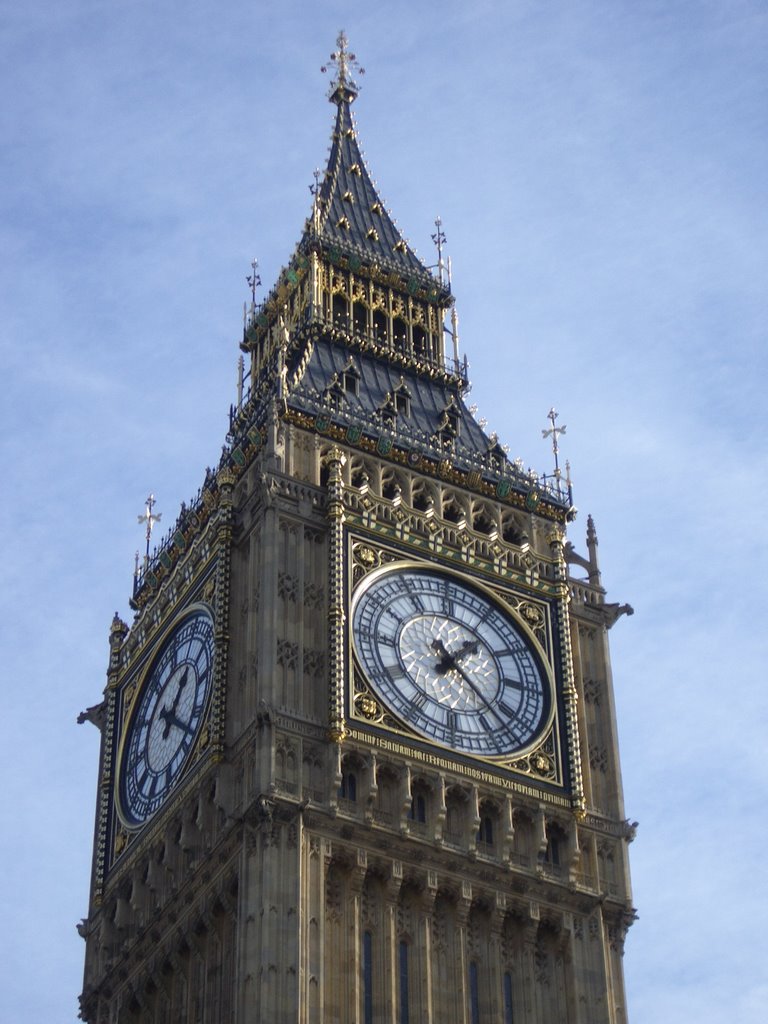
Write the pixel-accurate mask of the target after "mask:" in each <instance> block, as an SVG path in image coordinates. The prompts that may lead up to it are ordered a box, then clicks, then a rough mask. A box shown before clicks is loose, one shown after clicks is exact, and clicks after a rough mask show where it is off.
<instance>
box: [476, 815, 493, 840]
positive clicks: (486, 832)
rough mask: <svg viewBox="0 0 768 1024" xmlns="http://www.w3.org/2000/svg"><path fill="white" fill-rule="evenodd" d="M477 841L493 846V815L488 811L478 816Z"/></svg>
mask: <svg viewBox="0 0 768 1024" xmlns="http://www.w3.org/2000/svg"><path fill="white" fill-rule="evenodd" d="M477 841H478V843H482V844H483V845H484V846H493V817H492V816H491V815H490V814H488V813H486V814H483V815H482V817H481V818H480V828H479V829H478V830H477Z"/></svg>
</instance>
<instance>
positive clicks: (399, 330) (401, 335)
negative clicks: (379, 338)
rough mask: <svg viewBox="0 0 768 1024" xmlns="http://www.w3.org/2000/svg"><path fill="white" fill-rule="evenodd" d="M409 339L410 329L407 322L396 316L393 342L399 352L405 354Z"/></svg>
mask: <svg viewBox="0 0 768 1024" xmlns="http://www.w3.org/2000/svg"><path fill="white" fill-rule="evenodd" d="M407 339H408V328H407V327H406V325H405V320H401V319H400V317H399V316H396V317H395V318H394V320H393V321H392V341H393V342H394V345H395V348H396V349H397V351H398V352H405V349H406V342H407Z"/></svg>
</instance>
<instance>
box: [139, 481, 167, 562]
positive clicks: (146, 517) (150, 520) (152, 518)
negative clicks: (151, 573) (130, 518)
mask: <svg viewBox="0 0 768 1024" xmlns="http://www.w3.org/2000/svg"><path fill="white" fill-rule="evenodd" d="M154 507H155V496H154V494H150V496H149V497H148V498H147V506H146V508H145V510H144V513H143V515H140V516H139V517H138V520H139V523H146V527H147V532H146V539H147V550H146V554H145V556H144V564H145V565H147V564H148V563H149V542H150V539H151V537H152V528H153V527H154V525H155V523H159V522H160V520H161V519H162V517H163V513H162V512H158V513H157V514H156V515H155V513H154V512H153V511H152V510H153V509H154Z"/></svg>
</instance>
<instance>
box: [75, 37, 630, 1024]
mask: <svg viewBox="0 0 768 1024" xmlns="http://www.w3.org/2000/svg"><path fill="white" fill-rule="evenodd" d="M332 60H333V63H334V65H335V71H334V75H335V77H334V80H333V82H332V84H331V92H330V99H331V101H332V103H333V104H334V105H335V107H336V119H335V125H334V129H333V135H332V145H331V152H330V157H329V160H328V166H327V168H326V170H325V173H324V174H323V175H321V176H320V177H319V178H318V181H317V183H316V188H315V189H314V195H313V204H312V211H311V215H310V217H309V218H308V220H307V222H306V224H305V227H304V230H303V234H302V237H301V239H300V241H299V243H298V245H297V247H296V249H295V251H294V253H293V255H292V256H291V258H290V261H289V263H288V265H287V267H286V268H285V269H284V270H283V271H282V272H281V274H280V276H279V279H278V281H277V283H276V284H275V286H274V288H273V289H272V291H271V292H270V294H269V295H268V296H267V298H266V299H265V301H264V302H262V303H261V304H259V305H257V304H256V303H255V301H254V303H253V304H252V305H251V308H250V310H249V311H248V314H247V319H246V324H245V329H244V334H243V339H242V344H241V348H242V351H243V356H244V362H243V364H242V365H243V372H242V374H241V384H240V387H239V389H238V396H237V402H236V404H235V405H234V406H233V407H232V409H231V415H230V431H229V434H228V437H227V445H226V447H225V449H224V452H223V455H222V457H221V460H220V462H219V464H218V466H217V467H216V468H215V469H214V470H209V471H208V472H207V474H206V476H205V479H204V481H203V484H202V487H201V489H200V491H199V493H198V495H197V497H196V499H195V500H194V501H193V502H192V503H190V505H189V506H183V507H182V510H181V513H180V515H179V517H178V520H177V521H176V523H175V525H174V526H173V527H172V528H171V530H170V532H169V533H168V534H167V536H166V537H165V538H164V540H163V541H162V542H161V543H160V545H159V546H158V548H157V549H156V550H155V552H154V554H153V555H152V556H151V557H150V558H148V559H147V561H146V562H145V564H144V566H143V567H142V569H141V571H140V572H139V573H138V574H137V578H136V581H135V587H134V594H133V599H132V606H133V609H134V612H135V616H134V620H133V623H132V624H131V625H130V627H129V626H128V625H127V624H126V623H124V622H122V621H121V620H120V618H119V617H117V616H115V618H114V620H113V622H112V627H111V631H110V636H109V664H108V670H107V684H106V689H105V692H104V699H103V702H102V703H101V704H99V705H98V706H97V707H95V708H91V709H89V711H88V712H85V713H84V715H83V716H81V717H83V718H88V719H89V720H92V721H94V722H95V723H96V724H97V725H98V726H99V728H100V729H101V733H102V743H101V755H100V766H99V788H98V801H97V809H96V828H95V840H94V855H93V869H92V880H91V892H90V904H89V911H88V917H87V918H86V919H85V921H84V922H83V923H82V925H81V926H80V929H81V933H82V934H83V936H84V938H85V941H86V963H85V980H84V987H83V993H82V996H81V1016H82V1018H83V1020H85V1021H88V1022H90V1024H129V1022H137V1024H138V1022H141V1024H149V1022H151V1024H171V1022H173V1024H208V1022H210V1024H214V1022H215V1024H257V1022H264V1024H267V1022H269V1024H321V1022H322V1024H330V1022H334V1024H384V1022H387V1024H395V1022H397V1024H430V1022H432V1024H444V1022H461V1024H623V1022H625V1021H626V1020H627V1013H626V1007H625V997H624V982H623V974H622V952H623V942H624V935H625V932H626V929H627V927H628V925H629V924H630V923H631V921H632V920H633V917H634V911H633V909H632V903H631V894H630V886H629V872H628V863H627V846H628V843H629V842H630V841H631V839H632V837H633V833H634V826H632V825H630V824H629V823H628V822H627V820H626V819H625V815H624V807H623V799H622V790H621V777H620V771H619V758H618V745H617V734H616V722H615V715H614V703H613V690H612V680H611V668H610V660H609V654H608V644H607V633H608V630H609V629H610V627H611V626H612V625H613V624H614V622H615V621H616V620H617V618H618V617H619V616H620V615H621V614H622V613H623V612H629V611H631V609H630V608H629V607H628V606H619V605H616V604H609V603H607V601H606V595H605V591H604V589H603V587H602V584H601V577H600V572H599V568H598V563H597V539H596V536H595V531H594V526H593V524H592V521H591V519H590V520H588V524H587V531H586V554H585V555H583V556H582V555H580V554H578V553H577V552H576V550H575V548H574V547H573V546H572V545H571V543H570V542H568V541H567V539H566V528H567V527H568V526H569V524H570V523H571V522H572V520H573V518H574V516H575V509H574V508H573V506H572V502H571V497H570V493H569V488H568V486H567V485H566V484H564V483H563V481H562V479H561V477H560V474H559V473H556V474H555V475H554V476H551V477H548V478H547V477H539V476H537V475H535V474H532V473H531V472H525V471H523V469H522V468H521V467H520V466H519V465H518V464H517V463H513V462H510V461H509V460H508V459H507V457H506V454H505V452H504V450H503V449H502V447H501V445H500V444H499V441H498V440H497V438H496V437H494V436H487V435H486V434H485V432H484V431H483V429H482V427H481V425H480V424H479V423H478V422H476V420H475V419H474V417H473V415H472V414H471V412H470V411H469V409H468V408H467V406H466V405H465V402H464V396H465V394H466V391H467V389H468V380H467V371H466V363H462V362H461V361H460V360H459V354H458V337H457V321H456V317H455V314H454V312H453V310H454V300H453V296H452V293H451V289H450V283H449V282H448V280H447V279H446V277H445V274H444V271H443V266H442V261H441V262H440V265H439V266H438V272H437V274H434V273H433V272H432V271H431V270H430V269H428V268H427V267H425V266H424V265H423V264H422V263H421V262H420V260H419V259H418V258H417V257H416V255H415V254H414V252H413V251H412V250H411V248H410V247H409V246H408V244H407V243H406V242H405V240H404V239H403V238H402V236H401V234H400V232H399V231H398V229H397V227H396V226H395V223H394V221H393V220H392V219H391V217H390V215H389V213H388V211H387V209H386V208H385V207H384V205H383V204H382V202H381V200H380V198H379V196H378V194H377V191H376V188H375V187H374V185H373V182H372V180H371V177H370V175H369V172H368V169H367V167H366V165H365V163H364V160H363V158H362V155H361V151H360V148H359V142H358V136H357V129H356V126H355V123H354V120H353V118H352V114H351V106H352V103H353V101H354V100H355V99H356V96H357V88H356V85H355V83H354V81H353V77H352V76H353V72H354V69H355V66H356V62H355V58H354V55H352V54H351V53H350V52H349V51H348V49H347V43H346V38H345V37H344V35H343V33H342V34H341V35H340V36H339V39H338V49H337V52H336V53H334V54H333V57H332ZM438 233H439V225H438ZM446 339H447V342H448V343H447V346H446ZM446 348H447V350H446ZM552 424H553V431H555V433H554V440H555V443H556V441H557V432H556V428H555V414H554V413H553V414H552Z"/></svg>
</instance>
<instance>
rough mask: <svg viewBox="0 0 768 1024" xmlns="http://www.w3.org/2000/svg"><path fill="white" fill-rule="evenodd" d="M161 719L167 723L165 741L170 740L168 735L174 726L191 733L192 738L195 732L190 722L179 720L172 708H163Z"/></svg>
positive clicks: (164, 734)
mask: <svg viewBox="0 0 768 1024" xmlns="http://www.w3.org/2000/svg"><path fill="white" fill-rule="evenodd" d="M160 717H161V718H162V720H163V721H164V722H165V729H164V730H163V739H164V740H167V739H168V733H169V732H170V731H171V726H172V725H175V726H176V728H177V729H181V731H182V732H186V733H189V735H190V736H191V735H192V733H193V732H194V731H195V730H194V727H193V726H192V724H191V723H190V722H182V720H181V719H180V718H177V717H176V715H175V714H174V712H173V711H172V710H171V709H170V708H162V710H161V711H160Z"/></svg>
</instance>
